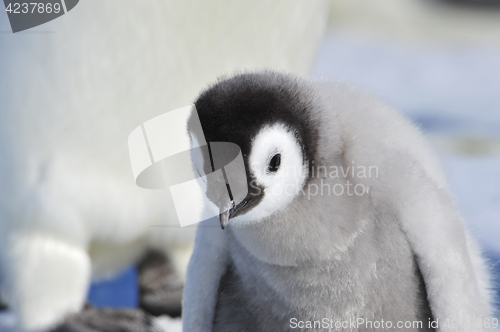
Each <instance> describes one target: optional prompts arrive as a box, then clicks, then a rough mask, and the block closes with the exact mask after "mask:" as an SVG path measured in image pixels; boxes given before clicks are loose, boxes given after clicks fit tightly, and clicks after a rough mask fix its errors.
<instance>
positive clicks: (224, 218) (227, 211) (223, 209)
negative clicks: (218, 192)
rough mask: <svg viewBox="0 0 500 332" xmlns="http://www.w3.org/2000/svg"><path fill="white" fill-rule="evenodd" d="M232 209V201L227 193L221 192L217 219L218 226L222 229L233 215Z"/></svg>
mask: <svg viewBox="0 0 500 332" xmlns="http://www.w3.org/2000/svg"><path fill="white" fill-rule="evenodd" d="M233 210H234V201H233V200H232V199H231V198H230V197H229V195H228V194H223V195H222V197H221V198H220V199H219V220H220V227H222V229H225V228H226V225H227V223H228V222H229V220H230V219H231V217H232V216H233V214H234V212H233Z"/></svg>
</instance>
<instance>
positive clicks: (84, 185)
mask: <svg viewBox="0 0 500 332" xmlns="http://www.w3.org/2000/svg"><path fill="white" fill-rule="evenodd" d="M327 16H328V1H326V0H317V1H307V2H305V1H302V0H297V1H289V0H283V1H273V2H272V3H270V2H268V1H254V0H252V1H225V0H210V1H203V2H202V3H200V2H199V1H197V0H187V1H185V0H182V1H181V0H169V1H153V2H147V3H140V4H139V3H138V2H137V1H133V0H118V1H111V0H110V1H106V2H96V1H91V0H86V1H80V2H79V3H78V5H77V6H76V7H75V8H74V9H72V10H71V11H70V12H68V13H67V14H66V15H63V16H62V17H60V18H58V19H55V20H53V21H50V22H48V23H46V24H43V25H41V26H38V27H35V28H33V29H30V30H28V31H26V32H25V33H24V32H23V33H19V34H15V35H7V34H2V35H1V38H0V49H1V50H2V52H1V54H0V60H1V61H0V85H1V86H2V87H3V88H2V89H1V91H0V160H1V161H0V289H1V291H2V300H5V302H8V305H9V307H10V309H12V310H13V311H14V312H15V313H16V314H17V315H18V317H19V322H20V328H22V329H28V330H42V329H48V328H51V327H53V326H54V325H56V324H58V323H60V322H61V321H62V320H63V319H64V317H66V316H68V315H69V314H72V313H75V312H79V311H80V309H81V308H82V307H83V306H84V303H85V299H86V296H87V291H88V289H89V286H90V283H91V280H92V279H94V280H95V279H103V278H110V277H113V276H115V275H116V274H117V273H120V272H121V271H122V270H123V269H124V268H126V267H128V266H129V265H130V264H134V263H135V262H137V261H138V260H139V259H140V257H141V256H143V255H144V254H145V253H146V252H148V251H149V250H155V251H156V252H160V253H162V254H163V255H168V256H169V259H170V260H171V262H172V264H173V266H174V267H175V272H176V273H177V274H179V275H181V276H182V274H184V273H185V269H186V266H187V262H188V260H189V256H190V254H191V250H192V243H193V241H194V233H195V228H180V227H179V225H178V222H177V219H176V215H175V211H174V208H173V203H172V199H171V198H170V196H169V192H168V190H156V191H153V190H144V189H142V188H139V187H137V186H136V185H135V184H134V182H133V177H132V174H131V170H130V160H129V154H128V149H127V137H128V135H129V134H130V132H131V131H132V130H133V129H134V128H135V127H136V126H137V125H138V124H140V123H143V122H144V121H146V120H149V119H151V118H153V117H155V116H156V115H159V114H163V113H164V112H166V111H168V110H172V109H175V108H178V107H180V106H182V105H185V104H187V103H188V102H189V101H191V100H192V99H193V98H194V96H196V94H197V93H198V92H199V91H200V89H201V88H202V87H204V86H205V85H206V84H207V82H210V81H212V80H213V79H214V78H215V77H216V76H218V75H220V73H222V72H226V71H232V70H234V69H236V68H241V67H244V68H263V67H266V68H268V67H270V68H281V69H284V70H290V71H292V72H296V73H302V74H305V73H307V72H308V71H309V70H310V68H311V66H312V63H313V60H314V58H315V55H316V51H317V47H318V44H319V42H320V40H321V38H322V32H323V31H324V29H325V26H326V20H327ZM0 30H2V31H4V32H5V31H10V26H9V22H8V20H7V15H6V14H5V13H4V14H2V15H0ZM200 196H201V192H200ZM193 199H194V198H193ZM200 199H201V198H200ZM151 225H155V226H159V227H150V226H151ZM160 286H161V285H160ZM157 291H158V289H156V290H155V291H154V292H157ZM153 297H154V296H152V297H151V298H153ZM156 298H158V296H156ZM152 301H153V302H154V301H155V300H154V299H152ZM177 302H178V304H177V305H178V306H180V299H179V298H177ZM153 305H154V306H155V307H157V306H156V304H155V303H153ZM150 307H151V306H150ZM153 310H156V309H153ZM86 317H87V316H86Z"/></svg>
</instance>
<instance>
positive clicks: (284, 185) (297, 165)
mask: <svg viewBox="0 0 500 332" xmlns="http://www.w3.org/2000/svg"><path fill="white" fill-rule="evenodd" d="M277 154H280V157H281V158H280V159H281V160H280V164H279V167H278V168H277V170H276V171H275V172H272V171H271V170H270V166H271V165H270V164H272V162H271V160H272V159H273V157H274V156H275V155H277ZM249 166H250V171H251V173H252V174H253V176H254V177H255V179H256V181H257V184H258V185H260V186H261V187H263V188H264V198H263V199H262V201H261V202H260V203H259V204H258V205H257V206H255V207H254V208H253V209H251V210H250V211H248V212H247V213H245V214H242V215H240V216H238V217H236V218H234V220H235V221H258V220H261V219H264V218H267V217H269V216H271V215H272V214H273V213H275V212H277V211H279V210H282V209H284V208H286V206H287V205H288V204H290V202H291V201H292V200H293V199H294V198H295V197H296V196H297V194H298V193H299V192H300V190H301V189H302V186H303V184H304V182H305V180H306V178H307V175H308V169H307V167H306V166H305V165H304V158H303V155H302V149H301V147H300V145H299V142H298V141H297V138H296V136H295V135H294V133H293V132H292V131H291V129H289V128H288V127H286V126H285V125H283V124H274V125H272V126H266V127H264V128H262V129H261V131H260V132H259V133H258V134H257V136H256V137H255V138H254V139H253V140H252V147H251V151H250V156H249ZM271 169H272V167H271ZM252 186H253V184H251V187H250V193H252V192H255V191H256V190H257V189H252ZM254 187H255V186H254Z"/></svg>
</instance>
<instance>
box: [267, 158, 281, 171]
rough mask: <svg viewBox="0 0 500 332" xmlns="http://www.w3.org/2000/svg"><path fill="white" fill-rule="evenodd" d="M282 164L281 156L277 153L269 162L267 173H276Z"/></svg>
mask: <svg viewBox="0 0 500 332" xmlns="http://www.w3.org/2000/svg"><path fill="white" fill-rule="evenodd" d="M280 164H281V154H279V153H277V154H275V155H274V156H273V157H272V158H271V161H269V166H268V167H267V171H268V172H271V173H276V172H277V171H278V169H279V168H280Z"/></svg>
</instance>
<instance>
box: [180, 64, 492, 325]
mask: <svg viewBox="0 0 500 332" xmlns="http://www.w3.org/2000/svg"><path fill="white" fill-rule="evenodd" d="M195 106H196V110H197V113H198V116H199V119H200V122H201V126H202V130H203V135H204V136H205V137H204V138H205V140H206V142H207V143H208V144H210V142H231V143H235V144H237V145H238V146H239V148H240V149H241V155H242V157H243V162H244V165H245V173H246V185H247V186H248V194H247V196H246V197H244V198H241V199H238V200H234V201H233V199H232V198H231V197H230V196H228V195H223V194H217V192H216V191H213V190H212V191H211V189H210V186H211V185H212V183H210V182H209V181H208V182H207V188H206V194H207V200H206V209H207V210H208V211H212V215H218V214H219V218H220V224H221V225H222V226H223V227H222V228H225V229H221V227H220V226H219V225H218V224H219V218H212V219H209V220H206V221H204V222H202V223H201V224H200V226H199V228H198V233H197V238H196V243H195V251H194V254H193V256H192V258H191V262H190V265H189V270H188V275H187V283H186V287H185V293H184V303H183V305H184V307H183V324H184V331H188V332H191V331H288V330H293V331H297V330H307V331H313V330H321V331H323V330H325V331H326V330H328V329H329V328H330V329H331V330H336V331H373V330H377V329H380V330H385V329H391V328H392V329H395V330H408V331H417V330H418V331H427V330H434V329H437V330H440V331H446V330H448V329H450V330H451V329H453V330H454V331H457V330H459V331H479V330H482V329H483V326H482V324H483V322H484V321H485V319H487V318H489V317H490V315H491V314H492V307H491V298H490V293H489V278H488V272H487V269H486V266H485V262H484V260H483V258H482V257H481V254H480V251H479V249H478V247H477V245H476V243H475V242H474V241H473V240H472V239H471V238H470V236H469V234H468V233H467V231H466V229H465V227H464V225H463V222H462V220H461V218H460V216H459V214H458V213H457V210H456V208H455V206H454V202H453V199H452V197H451V195H450V192H449V190H448V189H447V185H446V181H445V179H444V175H443V173H442V171H441V168H440V165H439V162H438V160H437V159H436V157H435V156H434V154H433V153H432V152H431V150H430V148H429V147H428V144H427V143H426V141H425V140H424V139H423V137H422V135H421V134H420V132H419V131H418V130H417V129H416V128H415V127H414V126H413V125H412V124H411V123H410V122H409V121H407V120H406V119H404V118H403V117H402V116H401V115H399V114H398V113H397V112H396V111H395V110H393V109H391V108H390V107H388V106H387V105H385V104H384V103H382V102H381V101H379V100H378V99H377V98H375V97H373V96H372V95H370V94H368V93H365V92H362V91H360V90H358V89H355V88H353V87H351V86H348V85H345V84H341V83H334V82H328V81H320V80H307V79H301V78H298V77H295V76H290V75H287V74H281V73H274V72H257V73H246V74H238V75H236V76H233V77H230V78H227V79H224V80H221V81H219V82H218V83H216V84H215V85H214V86H212V87H210V88H209V89H208V90H206V91H205V92H203V93H202V94H201V95H200V97H199V98H198V99H197V100H196V102H195ZM190 131H191V132H190V134H191V137H192V138H193V142H194V141H198V142H201V141H202V138H200V137H198V136H199V135H200V133H199V132H194V131H193V130H192V127H191V128H190ZM200 163H201V167H205V168H206V166H207V165H210V163H212V160H211V156H208V155H207V154H205V155H201V156H194V157H193V164H194V167H195V168H196V167H197V166H196V165H197V164H200ZM198 166H199V165H198ZM212 166H213V164H212ZM219 206H221V207H222V208H224V207H229V210H227V211H223V210H222V209H221V210H220V211H219Z"/></svg>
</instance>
